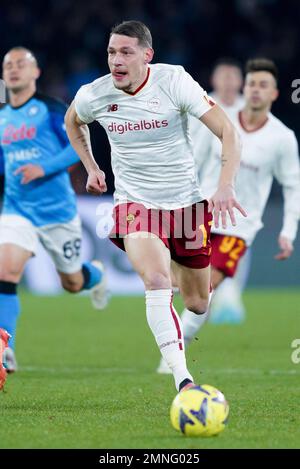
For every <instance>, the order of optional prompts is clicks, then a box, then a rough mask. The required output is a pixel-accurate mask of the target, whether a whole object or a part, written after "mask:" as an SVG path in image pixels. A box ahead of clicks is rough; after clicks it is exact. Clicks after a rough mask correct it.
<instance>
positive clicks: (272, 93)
mask: <svg viewBox="0 0 300 469" xmlns="http://www.w3.org/2000/svg"><path fill="white" fill-rule="evenodd" d="M244 96H245V99H246V104H247V105H248V106H249V107H250V108H251V109H253V110H255V111H259V110H264V109H269V108H270V107H271V105H272V103H273V101H275V100H276V99H277V97H278V89H277V85H276V81H275V79H274V77H273V75H272V74H271V73H270V72H263V71H262V72H252V73H248V74H247V76H246V79H245V86H244Z"/></svg>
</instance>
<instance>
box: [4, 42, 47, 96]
mask: <svg viewBox="0 0 300 469" xmlns="http://www.w3.org/2000/svg"><path fill="white" fill-rule="evenodd" d="M2 71H3V80H4V81H5V84H6V87H7V89H8V90H10V91H13V92H16V93H17V92H20V91H22V90H25V89H26V88H29V86H30V85H31V84H32V83H34V82H35V81H36V80H37V79H38V77H39V75H40V70H39V68H38V66H37V64H36V61H35V60H34V58H33V57H32V55H31V54H30V53H29V52H26V51H23V50H13V51H11V52H9V53H8V54H6V56H5V57H4V60H3V64H2Z"/></svg>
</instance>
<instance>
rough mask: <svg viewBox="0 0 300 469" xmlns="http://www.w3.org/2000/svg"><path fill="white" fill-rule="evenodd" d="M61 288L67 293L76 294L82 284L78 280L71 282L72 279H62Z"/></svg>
mask: <svg viewBox="0 0 300 469" xmlns="http://www.w3.org/2000/svg"><path fill="white" fill-rule="evenodd" d="M62 286H63V288H64V290H66V291H68V292H69V293H78V292H79V291H81V289H82V284H81V283H80V282H78V280H73V279H72V278H64V279H62Z"/></svg>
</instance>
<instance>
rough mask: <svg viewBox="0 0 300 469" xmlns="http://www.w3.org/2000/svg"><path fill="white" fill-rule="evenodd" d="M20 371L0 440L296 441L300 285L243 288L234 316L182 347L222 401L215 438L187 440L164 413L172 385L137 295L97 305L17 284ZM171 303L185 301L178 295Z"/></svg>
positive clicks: (9, 444) (111, 444)
mask: <svg viewBox="0 0 300 469" xmlns="http://www.w3.org/2000/svg"><path fill="white" fill-rule="evenodd" d="M21 300H22V309H23V313H22V316H21V319H20V322H19V331H18V336H17V355H18V360H19V365H20V371H19V372H18V373H16V374H15V375H12V376H9V377H8V381H7V385H6V389H5V392H4V393H0V414H1V425H0V448H187V449H192V448H193V449H197V448H198V449H202V448H297V447H298V448H299V447H300V425H299V421H300V410H299V409H300V407H299V401H300V363H299V364H298V365H297V364H294V363H293V362H292V360H291V355H292V352H293V349H292V347H291V343H292V341H293V340H294V339H296V338H299V339H300V293H299V292H297V291H295V290H291V291H289V290H282V291H281V290H269V291H254V290H253V291H248V292H246V294H245V303H246V306H247V309H248V316H247V320H246V322H245V323H244V324H243V325H240V326H228V325H227V326H225V325H223V326H220V325H218V326H216V325H211V324H208V325H206V326H205V328H204V329H203V330H202V332H201V334H199V336H198V340H195V341H194V342H193V343H192V344H191V346H190V348H189V349H188V352H187V357H188V362H189V364H190V369H191V371H192V373H193V374H194V378H195V380H196V381H197V382H198V383H200V384H204V383H207V384H211V385H213V386H216V387H218V388H219V389H220V390H222V391H223V392H224V394H225V396H226V397H227V399H228V401H229V404H230V418H229V423H228V427H227V428H226V429H225V431H224V432H223V433H222V434H220V435H219V436H218V437H214V438H208V439H200V438H198V439H193V438H186V437H184V436H182V435H180V434H179V433H177V432H175V431H174V430H173V429H172V428H171V425H170V423H169V408H170V404H171V402H172V399H173V398H174V396H175V394H176V392H175V388H174V385H173V378H172V377H171V376H159V375H157V374H156V373H155V368H156V366H157V364H158V360H159V352H158V350H157V347H156V344H155V342H154V339H153V337H152V334H151V332H150V330H149V328H148V325H147V322H146V317H145V306H144V298H142V297H117V298H113V299H112V301H111V303H110V306H109V308H108V309H107V310H106V311H105V312H96V311H94V310H93V309H92V307H91V306H90V303H89V298H87V297H83V296H77V297H76V296H71V295H63V296H60V297H52V298H43V297H34V296H31V295H29V294H22V295H21ZM175 305H176V307H177V310H178V311H181V306H182V304H181V300H180V298H176V300H175Z"/></svg>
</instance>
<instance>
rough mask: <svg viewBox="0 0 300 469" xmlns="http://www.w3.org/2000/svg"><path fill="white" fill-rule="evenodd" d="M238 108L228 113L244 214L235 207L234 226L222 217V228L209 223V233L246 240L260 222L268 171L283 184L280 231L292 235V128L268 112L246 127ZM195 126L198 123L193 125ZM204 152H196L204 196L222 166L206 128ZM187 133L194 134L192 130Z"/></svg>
mask: <svg viewBox="0 0 300 469" xmlns="http://www.w3.org/2000/svg"><path fill="white" fill-rule="evenodd" d="M239 115H240V114H239V113H236V114H235V116H234V117H233V116H231V118H232V119H231V120H232V121H233V123H234V125H235V126H236V128H237V130H238V132H239V134H240V137H241V142H242V155H241V165H240V169H239V172H238V175H237V179H236V187H235V189H236V197H237V200H238V202H239V203H240V204H241V206H242V207H243V208H244V209H245V210H246V212H247V214H248V216H247V218H245V217H243V215H241V214H240V212H238V211H237V210H236V209H234V210H235V216H236V222H237V224H236V226H232V225H231V221H230V219H229V216H228V217H227V228H226V229H225V230H224V229H223V228H215V227H213V229H212V232H213V233H220V234H226V235H232V236H237V237H240V238H243V239H244V240H245V241H246V243H247V244H248V245H250V244H251V243H252V242H253V240H254V238H255V236H256V234H257V232H258V231H259V230H260V229H261V228H262V227H263V223H262V216H263V212H264V209H265V206H266V203H267V200H268V197H269V194H270V191H271V187H272V182H273V177H275V178H276V179H277V180H278V182H279V183H280V184H281V185H282V186H283V195H284V220H283V227H282V230H281V235H283V236H286V237H287V238H289V239H290V240H292V241H293V240H294V239H295V237H296V234H297V226H298V220H299V215H300V168H299V154H298V144H297V140H296V137H295V134H294V132H293V131H292V130H290V129H289V128H288V127H286V126H285V125H284V124H283V123H282V122H281V121H280V120H279V119H277V118H276V117H275V116H274V115H273V114H271V113H269V115H268V120H267V122H266V123H265V124H264V125H263V126H262V127H261V128H260V129H258V130H255V131H253V132H248V131H246V130H245V129H244V128H243V126H242V124H241V122H240V119H239ZM196 130H197V129H196ZM206 137H207V138H206V142H204V141H203V135H202V140H201V142H202V145H203V148H204V147H205V152H204V151H203V152H199V151H198V153H197V154H195V159H196V161H198V166H199V167H200V168H201V169H200V172H199V180H200V183H201V188H202V190H203V192H204V195H205V197H206V198H210V197H211V196H212V195H213V194H214V193H215V191H216V189H217V186H218V181H219V177H220V172H221V148H222V147H221V143H220V141H219V140H218V139H217V138H215V137H211V136H210V135H209V134H208V133H207V134H206ZM192 138H194V139H196V140H197V131H196V132H193V134H192Z"/></svg>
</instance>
